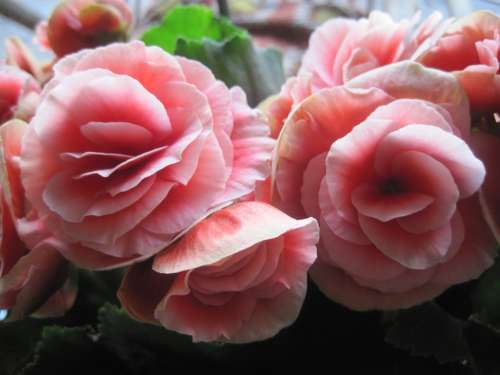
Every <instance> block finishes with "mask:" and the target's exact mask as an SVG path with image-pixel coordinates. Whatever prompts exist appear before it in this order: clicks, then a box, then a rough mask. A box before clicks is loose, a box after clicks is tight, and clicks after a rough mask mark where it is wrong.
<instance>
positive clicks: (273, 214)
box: [153, 202, 316, 273]
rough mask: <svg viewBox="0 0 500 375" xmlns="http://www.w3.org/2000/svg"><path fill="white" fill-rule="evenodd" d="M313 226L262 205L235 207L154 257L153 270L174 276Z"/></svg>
mask: <svg viewBox="0 0 500 375" xmlns="http://www.w3.org/2000/svg"><path fill="white" fill-rule="evenodd" d="M314 225H316V223H315V221H314V219H304V220H294V219H292V218H291V217H289V216H288V215H285V214H284V213H282V212H281V211H279V210H277V209H275V208H273V207H272V206H269V205H267V204H265V203H260V202H243V203H239V204H234V205H232V206H230V207H228V208H226V209H222V210H220V211H217V212H215V213H214V214H213V215H211V216H210V217H208V218H207V219H205V220H203V221H202V222H201V223H199V224H198V225H196V226H195V227H194V228H192V229H191V230H190V231H189V232H188V233H187V234H186V235H185V236H184V237H183V238H182V239H181V241H180V242H178V243H176V244H175V245H174V246H172V247H171V248H170V249H168V250H166V251H164V252H162V253H161V254H159V255H157V256H156V258H155V262H154V265H153V268H154V269H155V270H157V271H158V272H162V273H176V272H181V271H185V270H189V269H193V268H197V267H200V266H204V265H208V264H212V263H215V262H217V261H219V260H221V259H223V258H225V257H227V256H229V255H233V254H237V253H239V252H240V251H242V250H245V249H247V248H249V247H251V246H253V245H254V244H256V243H259V242H262V241H265V240H269V239H272V238H276V237H278V236H280V235H282V234H284V233H286V232H289V231H291V230H294V229H298V228H301V227H304V226H314Z"/></svg>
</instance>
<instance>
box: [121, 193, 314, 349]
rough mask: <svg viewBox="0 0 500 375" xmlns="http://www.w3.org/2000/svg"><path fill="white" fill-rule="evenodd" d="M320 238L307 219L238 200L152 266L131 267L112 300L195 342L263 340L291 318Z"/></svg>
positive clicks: (296, 311)
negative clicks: (116, 299) (118, 301)
mask: <svg viewBox="0 0 500 375" xmlns="http://www.w3.org/2000/svg"><path fill="white" fill-rule="evenodd" d="M318 238H319V228H318V224H317V222H316V220H314V219H312V218H308V219H303V220H295V219H293V218H291V217H290V216H288V215H285V214H284V213H283V212H281V211H279V210H278V209H276V208H274V207H272V206H270V205H268V204H265V203H261V202H242V203H236V204H234V205H232V206H229V207H227V208H223V209H221V210H219V211H216V212H215V213H213V214H212V215H210V216H208V217H207V218H205V219H203V220H201V222H199V223H198V224H196V225H195V226H194V227H192V228H191V229H190V230H189V231H188V232H187V234H186V235H185V236H184V237H182V239H181V240H180V241H179V242H177V243H175V244H174V245H172V246H171V247H169V248H167V249H166V250H165V251H163V252H161V253H160V254H158V255H157V256H156V258H155V259H154V262H151V261H147V262H144V263H139V264H135V265H133V266H132V267H131V268H130V269H129V271H128V273H127V274H126V276H125V278H124V280H123V282H122V285H121V287H120V290H119V291H118V296H119V298H120V301H121V303H122V305H123V307H124V308H125V309H126V311H127V312H128V313H129V314H130V315H131V316H132V317H134V318H135V319H138V320H140V321H144V322H149V323H156V324H161V325H163V326H164V327H165V328H167V329H170V330H174V331H177V332H180V333H183V334H186V335H191V336H192V338H193V341H208V342H210V341H224V342H232V343H245V342H252V341H258V340H264V339H267V338H269V337H272V336H274V335H276V334H277V333H278V332H279V331H280V330H281V329H283V328H285V327H287V326H289V325H290V324H292V323H293V322H294V321H295V319H296V318H297V316H298V314H299V311H300V308H301V306H302V304H303V302H304V297H305V295H306V290H307V271H308V270H309V267H310V266H311V264H312V263H313V262H314V261H315V259H316V243H317V242H318Z"/></svg>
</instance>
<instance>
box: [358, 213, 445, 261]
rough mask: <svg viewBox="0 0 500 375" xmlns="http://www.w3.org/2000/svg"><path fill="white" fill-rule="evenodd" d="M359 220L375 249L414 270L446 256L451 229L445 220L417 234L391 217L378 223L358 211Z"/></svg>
mask: <svg viewBox="0 0 500 375" xmlns="http://www.w3.org/2000/svg"><path fill="white" fill-rule="evenodd" d="M359 223H360V225H361V228H363V231H364V232H365V233H366V235H367V236H368V238H370V240H371V241H372V242H373V244H374V245H375V246H376V247H377V249H379V250H380V251H381V252H382V253H384V254H385V255H387V256H388V257H389V258H391V259H393V260H395V261H396V262H398V263H400V264H401V265H403V266H405V267H408V268H410V269H414V270H421V269H427V268H429V267H432V266H434V265H436V264H438V263H439V262H440V261H441V260H442V259H443V257H444V256H446V254H447V252H448V249H449V248H450V245H451V241H452V234H453V233H452V230H451V226H450V225H449V224H445V225H444V226H443V227H441V228H439V229H436V230H434V231H430V232H427V233H420V234H418V235H417V234H413V233H409V232H406V231H405V230H404V229H402V228H401V227H400V226H399V225H398V224H397V223H396V222H394V221H392V222H387V223H382V222H380V221H378V220H375V219H371V218H369V217H367V216H362V215H360V217H359Z"/></svg>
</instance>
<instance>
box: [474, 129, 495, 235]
mask: <svg viewBox="0 0 500 375" xmlns="http://www.w3.org/2000/svg"><path fill="white" fill-rule="evenodd" d="M471 138H472V139H471V147H472V149H473V150H474V152H475V153H476V154H477V156H478V157H479V158H480V159H481V161H482V162H483V163H484V166H485V167H486V178H485V180H484V183H483V185H482V186H481V189H480V190H479V202H480V203H481V208H482V210H483V213H484V218H485V220H486V222H487V223H488V225H489V226H490V228H491V230H492V232H493V234H494V235H495V238H496V239H497V241H498V242H499V243H500V194H498V190H499V187H500V169H499V168H498V150H499V149H500V135H499V134H498V133H496V134H495V133H488V132H486V131H483V130H476V131H474V132H473V133H472V137H471Z"/></svg>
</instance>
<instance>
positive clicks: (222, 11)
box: [217, 0, 231, 18]
mask: <svg viewBox="0 0 500 375" xmlns="http://www.w3.org/2000/svg"><path fill="white" fill-rule="evenodd" d="M217 4H218V5H219V15H221V16H224V17H227V18H231V15H230V13H229V6H228V5H227V1H226V0H217Z"/></svg>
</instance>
